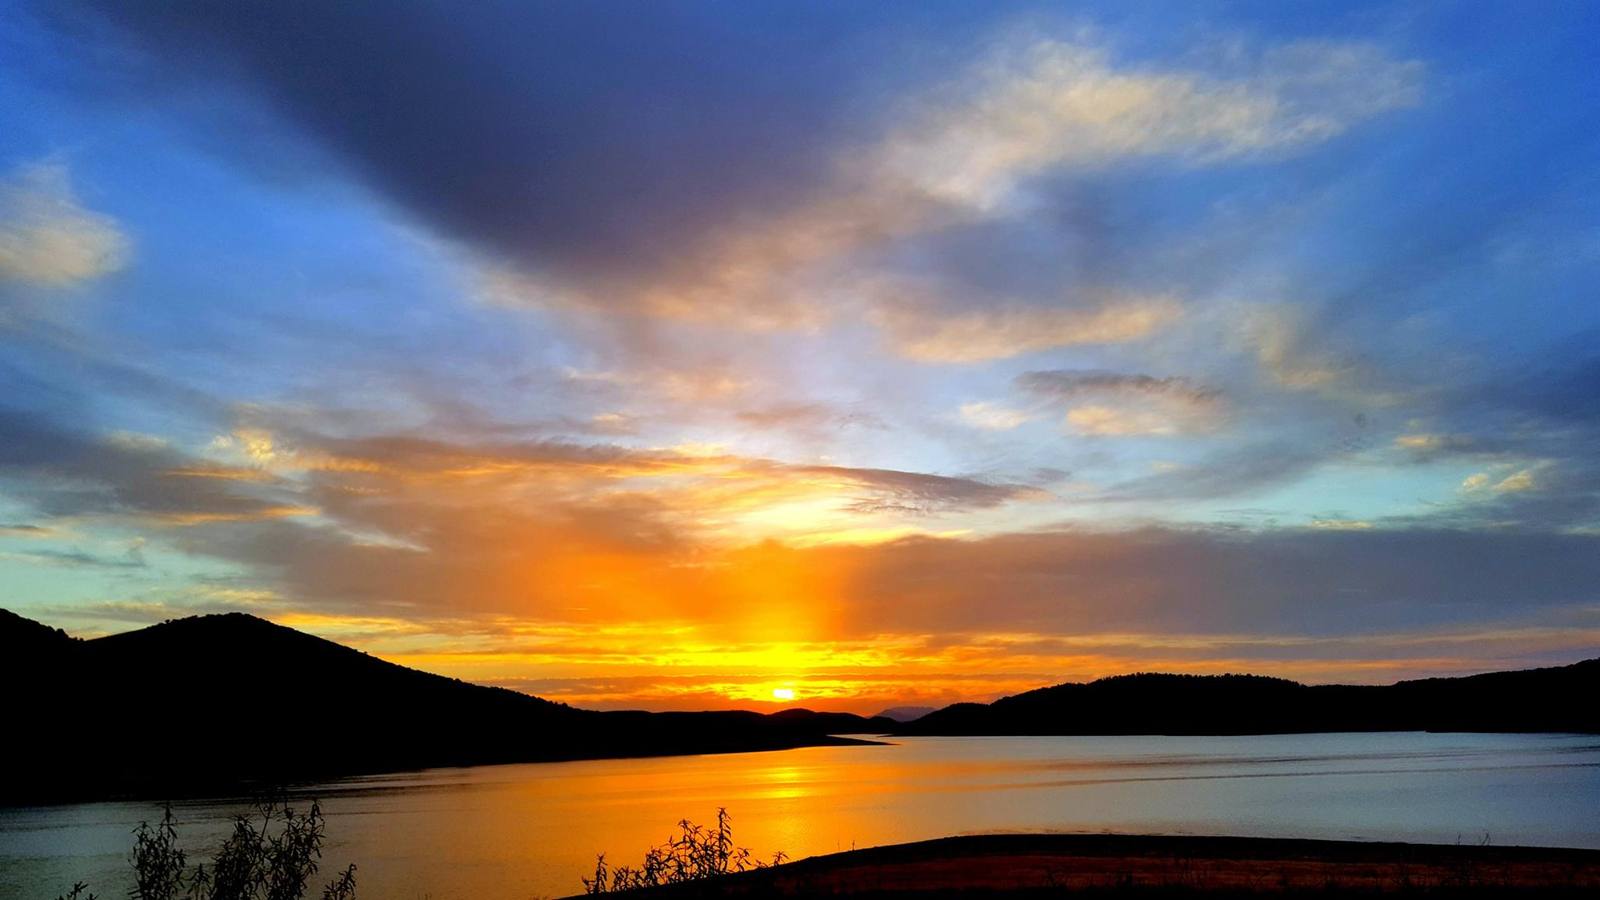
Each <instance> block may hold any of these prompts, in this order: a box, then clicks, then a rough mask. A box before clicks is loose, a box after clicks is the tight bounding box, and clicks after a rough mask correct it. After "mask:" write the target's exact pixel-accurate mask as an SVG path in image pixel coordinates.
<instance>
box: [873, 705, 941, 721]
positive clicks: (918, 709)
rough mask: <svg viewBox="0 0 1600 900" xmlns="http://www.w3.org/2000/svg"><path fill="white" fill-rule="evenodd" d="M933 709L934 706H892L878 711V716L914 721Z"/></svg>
mask: <svg viewBox="0 0 1600 900" xmlns="http://www.w3.org/2000/svg"><path fill="white" fill-rule="evenodd" d="M933 711H934V707H932V706H891V707H889V708H888V709H886V710H884V711H883V712H880V713H878V718H882V719H893V720H895V721H896V722H914V721H916V720H917V719H920V718H922V717H923V716H925V715H927V714H928V713H931V712H933Z"/></svg>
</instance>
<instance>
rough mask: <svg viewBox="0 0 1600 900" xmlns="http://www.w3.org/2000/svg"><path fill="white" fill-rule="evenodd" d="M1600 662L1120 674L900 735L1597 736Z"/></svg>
mask: <svg viewBox="0 0 1600 900" xmlns="http://www.w3.org/2000/svg"><path fill="white" fill-rule="evenodd" d="M1596 696H1600V659H1591V660H1587V661H1584V662H1579V663H1574V664H1572V665H1570V666H1560V667H1556V668H1548V669H1529V670H1525V671H1518V672H1492V673H1489V674H1484V675H1472V676H1467V677H1463V678H1430V679H1426V680H1420V681H1402V682H1399V683H1397V684H1392V685H1386V686H1377V685H1315V686H1311V685H1304V684H1300V683H1298V682H1294V681H1288V680H1285V679H1282V678H1264V677H1261V676H1258V675H1155V674H1141V675H1122V676H1118V677H1115V678H1102V679H1100V680H1098V681H1092V682H1089V683H1087V684H1070V683H1069V684H1058V685H1055V686H1053V687H1047V688H1039V689H1037V690H1032V691H1027V692H1025V693H1021V694H1016V695H1014V696H1010V697H1002V698H1001V699H999V700H996V701H994V702H993V703H990V704H987V705H985V704H981V703H958V704H955V705H953V706H948V707H945V708H944V709H941V710H939V711H937V712H934V713H929V714H928V715H926V716H923V717H922V718H920V719H917V720H916V721H914V722H909V723H906V724H905V725H902V726H900V727H899V728H898V729H896V733H898V734H908V735H910V734H970V735H976V734H1017V735H1029V734H1271V733H1292V732H1311V731H1575V732H1591V733H1593V732H1600V704H1596V703H1594V702H1593V700H1592V698H1594V697H1596Z"/></svg>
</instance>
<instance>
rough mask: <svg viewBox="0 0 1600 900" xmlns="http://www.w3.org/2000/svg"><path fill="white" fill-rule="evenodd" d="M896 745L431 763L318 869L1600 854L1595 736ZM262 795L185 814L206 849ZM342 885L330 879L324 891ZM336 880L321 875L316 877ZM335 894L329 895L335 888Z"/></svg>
mask: <svg viewBox="0 0 1600 900" xmlns="http://www.w3.org/2000/svg"><path fill="white" fill-rule="evenodd" d="M895 740H896V742H895V744H894V745H892V746H882V747H812V748H805V749H799V750H786V751H781V752H774V753H739V754H728V755H720V756H690V757H667V758H656V759H633V760H594V761H585V762H570V763H534V764H527V765H509V766H484V767H479V768H471V769H431V770H427V771H422V772H408V773H402V774H393V775H380V776H369V777H361V778H350V779H344V780H340V781H334V782H330V783H327V784H321V785H316V786H313V787H308V788H305V789H302V790H299V791H297V792H296V796H299V797H301V798H304V799H309V798H310V797H313V796H315V797H318V798H320V799H321V800H322V804H323V808H324V811H325V812H326V814H327V819H328V835H329V842H328V846H327V849H326V853H325V856H324V861H323V869H324V874H325V875H326V876H327V877H328V878H331V877H332V875H333V874H334V872H335V871H336V870H338V869H341V868H343V867H344V865H345V864H346V863H348V862H355V863H356V864H357V866H358V867H359V868H358V873H357V874H358V887H359V891H358V893H359V894H360V895H361V896H364V897H366V898H368V900H379V898H382V900H388V898H397V900H411V898H416V900H423V898H431V900H455V898H463V900H464V898H486V900H496V898H508V900H525V898H530V897H541V896H561V895H565V894H571V893H576V892H578V891H579V890H580V889H581V887H582V885H581V884H580V882H579V878H580V876H583V875H585V874H588V873H589V872H591V871H592V870H593V867H594V856H595V854H596V853H598V852H600V851H605V852H606V853H607V858H608V859H609V860H610V861H611V862H612V863H613V864H618V863H622V864H632V863H635V862H637V861H638V857H639V856H640V855H642V853H643V851H644V849H645V847H646V846H647V845H648V844H651V843H659V842H660V841H661V840H663V839H664V838H665V837H666V836H667V835H668V833H669V832H670V831H671V830H672V829H673V825H674V823H675V822H677V820H679V819H681V818H684V817H689V818H692V819H694V820H696V821H698V822H701V823H708V822H714V821H715V818H716V810H717V807H718V806H726V807H727V808H728V810H729V812H730V813H731V814H732V816H733V821H734V836H735V838H736V840H737V842H738V843H739V844H741V845H743V846H748V847H750V848H751V849H753V850H755V851H756V852H757V853H759V854H761V855H769V854H770V853H771V852H772V851H774V850H780V849H781V850H783V851H785V852H786V853H788V854H789V855H790V856H791V857H800V856H810V855H815V854H818V853H830V852H833V851H835V850H848V849H850V848H851V847H866V846H872V845H876V844H886V843H895V842H900V841H910V840H918V839H921V838H931V837H938V836H942V835H948V834H959V833H973V832H986V831H1068V832H1100V831H1113V832H1160V833H1167V834H1232V835H1256V836H1280V837H1315V838H1334V839H1351V840H1403V841H1425V842H1438V843H1453V842H1455V841H1457V840H1461V841H1465V842H1474V843H1475V842H1479V841H1483V840H1485V839H1487V840H1489V841H1490V842H1492V843H1495V844H1501V845H1505V844H1528V845H1543V846H1563V847H1591V848H1600V802H1597V801H1600V737H1596V736H1593V735H1543V734H1541V735H1527V734H1512V735H1500V734H1420V733H1410V732H1408V733H1393V734H1313V735H1274V736H1264V737H1263V736H1255V737H1039V738H1015V737H988V738H982V737H968V738H897V739H895ZM247 806H248V804H247V802H245V801H242V800H240V799H238V798H219V799H215V800H208V801H197V802H187V803H183V804H181V805H178V806H176V807H175V815H176V816H177V819H178V823H179V838H180V841H181V842H182V843H183V845H184V846H185V847H186V848H188V849H189V850H190V852H191V856H193V855H194V853H195V852H196V851H199V852H200V853H201V854H202V856H204V857H205V858H209V853H210V851H211V850H212V849H213V848H214V847H215V846H216V844H217V843H218V842H219V841H220V840H221V839H222V838H223V837H224V836H225V835H226V833H227V831H228V829H229V827H230V826H229V819H230V817H231V816H233V815H235V814H237V813H239V812H242V811H245V810H246V809H247ZM159 817H160V808H159V806H157V805H155V804H151V803H122V802H117V803H83V804H74V805H69V806H55V807H31V808H18V809H3V810H0V897H5V898H18V900H25V898H41V900H50V898H53V897H55V896H56V895H57V894H58V893H61V892H62V891H64V890H65V889H66V888H67V887H68V886H70V884H71V882H72V881H73V880H74V879H80V880H85V881H88V882H89V883H90V887H91V888H92V889H93V890H95V891H96V892H97V893H98V894H99V895H100V896H101V897H118V896H123V895H124V894H125V892H126V890H127V887H128V882H127V881H126V878H127V864H126V858H127V854H128V850H129V849H130V848H131V846H132V838H131V836H130V832H131V831H132V829H133V828H134V826H135V825H137V824H138V822H139V821H140V820H141V819H155V818H159ZM325 880H327V879H326V878H323V879H321V881H325ZM319 883H320V882H319ZM319 891H320V888H319Z"/></svg>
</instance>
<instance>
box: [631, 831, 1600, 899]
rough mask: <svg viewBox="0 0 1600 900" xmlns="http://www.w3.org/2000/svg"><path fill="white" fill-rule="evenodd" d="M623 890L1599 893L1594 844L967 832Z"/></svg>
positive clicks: (698, 893) (746, 893)
mask: <svg viewBox="0 0 1600 900" xmlns="http://www.w3.org/2000/svg"><path fill="white" fill-rule="evenodd" d="M626 893H627V896H630V897H641V898H643V897H651V898H655V897H661V898H669V897H670V898H678V897H886V898H887V897H893V898H899V900H908V898H915V897H946V896H958V897H1048V896H1060V895H1063V894H1071V895H1074V896H1084V895H1087V896H1099V895H1110V896H1124V895H1142V896H1161V897H1165V896H1191V895H1202V894H1203V895H1205V896H1207V897H1218V896H1255V895H1277V896H1280V897H1281V896H1312V895H1315V896H1317V897H1343V896H1372V895H1391V896H1406V895H1417V896H1428V897H1502V896H1517V897H1534V896H1537V897H1594V898H1600V850H1561V849H1545V848H1538V847H1481V846H1470V845H1466V846H1458V845H1450V846H1440V845H1431V844H1383V843H1364V842H1351V841H1302V840H1268V839H1261V838H1213V837H1140V836H1124V835H976V836H970V837H954V838H943V839H940V840H934V841H922V842H919V843H915V844H897V845H893V846H888V847H875V848H871V849H868V850H853V851H850V852H847V853H835V854H830V855H827V856H817V857H812V858H810V859H804V860H800V861H798V862H793V863H788V864H786V865H782V866H778V867H776V868H772V869H765V870H761V871H756V872H747V873H742V874H738V875H730V876H725V877H722V878H717V879H712V880H709V881H704V882H696V883H693V884H683V885H672V886H668V887H665V888H653V889H649V890H644V891H631V892H626Z"/></svg>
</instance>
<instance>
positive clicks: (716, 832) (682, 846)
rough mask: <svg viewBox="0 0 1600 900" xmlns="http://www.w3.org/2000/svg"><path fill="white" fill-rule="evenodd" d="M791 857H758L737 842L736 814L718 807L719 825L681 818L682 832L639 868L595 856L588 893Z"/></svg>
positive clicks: (652, 884)
mask: <svg viewBox="0 0 1600 900" xmlns="http://www.w3.org/2000/svg"><path fill="white" fill-rule="evenodd" d="M787 858H788V857H787V856H785V855H784V853H783V852H782V851H781V850H780V851H779V852H777V853H774V854H772V862H771V863H767V862H764V861H762V860H760V859H758V858H756V856H755V854H753V853H752V852H751V851H750V848H748V847H740V846H737V845H735V844H734V842H733V817H732V816H730V815H728V810H727V809H726V808H723V807H718V808H717V825H716V827H715V828H706V827H702V826H700V825H696V824H695V823H694V822H691V821H689V820H688V819H683V820H680V821H679V822H678V834H677V835H676V836H675V837H668V838H667V840H666V842H665V843H663V844H661V845H659V846H656V847H651V848H650V849H649V850H646V851H645V854H644V861H643V862H641V863H640V864H639V865H638V866H637V867H634V866H618V867H616V868H614V869H612V868H608V867H607V865H606V855H605V854H604V853H602V854H600V855H599V856H598V857H596V858H595V864H594V877H593V878H584V879H582V880H583V887H584V891H585V892H586V893H590V894H604V893H608V892H610V891H626V890H632V889H633V888H643V887H657V886H660V885H663V884H680V883H682V882H685V881H695V880H698V879H701V878H715V877H716V876H718V875H727V874H729V873H731V872H744V871H748V870H750V869H762V868H766V867H767V866H768V865H774V866H775V865H778V864H779V863H782V862H783V861H784V860H785V859H787Z"/></svg>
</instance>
